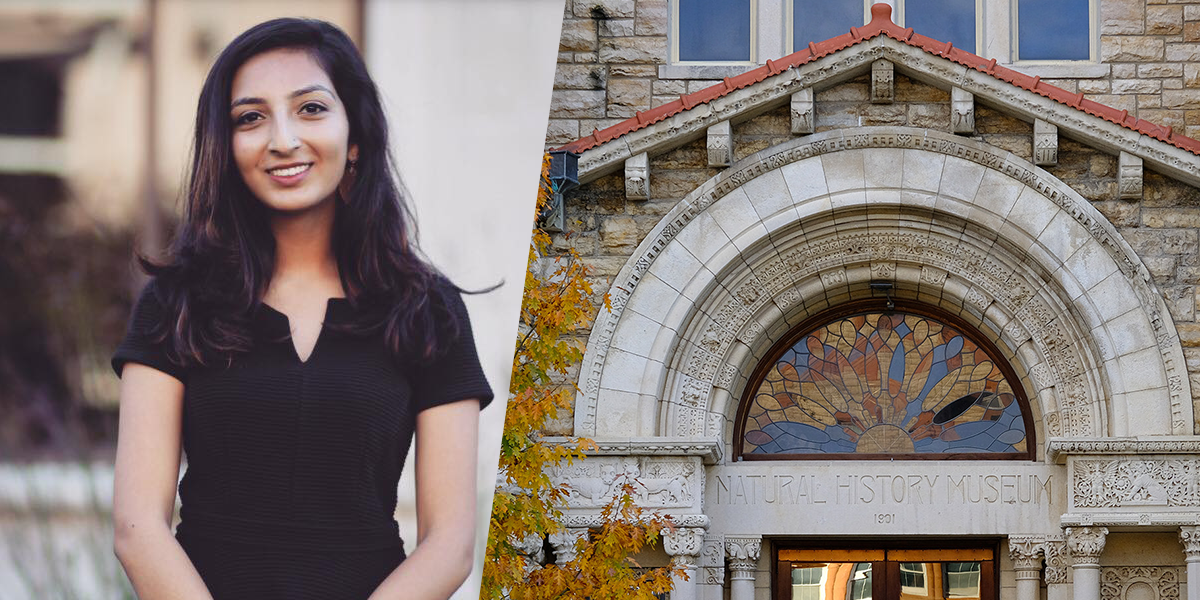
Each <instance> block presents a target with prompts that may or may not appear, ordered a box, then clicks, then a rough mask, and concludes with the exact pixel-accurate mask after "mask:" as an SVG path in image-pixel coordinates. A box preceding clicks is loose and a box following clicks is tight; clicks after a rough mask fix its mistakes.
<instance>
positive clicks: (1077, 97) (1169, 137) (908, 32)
mask: <svg viewBox="0 0 1200 600" xmlns="http://www.w3.org/2000/svg"><path fill="white" fill-rule="evenodd" d="M878 35H886V36H887V37H890V38H892V39H894V40H896V41H899V42H903V43H905V44H908V45H909V46H915V47H917V48H920V49H922V50H924V51H926V52H929V53H930V54H935V55H938V56H942V57H945V58H947V59H949V60H951V61H954V62H956V63H958V64H960V65H963V66H966V67H971V68H973V69H976V70H979V71H982V72H984V73H987V74H989V75H991V76H993V77H995V78H996V79H999V80H1001V81H1004V82H1007V83H1011V84H1013V85H1015V86H1017V87H1019V88H1022V89H1025V90H1029V91H1031V92H1034V93H1035V94H1038V95H1041V96H1045V97H1046V98H1049V99H1051V100H1054V101H1056V102H1060V103H1062V104H1066V105H1067V106H1070V107H1071V108H1076V109H1079V110H1082V111H1084V112H1086V113H1088V114H1090V115H1093V116H1096V117H1099V118H1101V119H1104V120H1105V121H1109V122H1111V123H1116V124H1117V125H1120V126H1122V127H1125V128H1127V129H1132V130H1133V131H1137V132H1139V133H1142V134H1144V135H1147V136H1149V137H1152V138H1154V139H1156V140H1160V141H1163V142H1166V143H1168V144H1171V145H1172V146H1175V147H1177V148H1182V149H1184V150H1187V151H1188V152H1191V153H1193V154H1200V141H1198V140H1194V139H1192V138H1189V137H1186V136H1183V135H1179V134H1175V133H1173V132H1172V131H1171V128H1170V127H1164V126H1162V125H1158V124H1155V123H1151V122H1149V121H1146V120H1144V119H1138V118H1135V117H1131V116H1129V111H1118V110H1117V109H1115V108H1112V107H1110V106H1106V105H1104V104H1100V103H1099V102H1095V101H1093V100H1091V99H1088V98H1084V97H1083V92H1080V93H1078V94H1072V93H1071V92H1068V91H1067V90H1064V89H1062V88H1059V87H1055V86H1053V85H1050V84H1047V83H1044V82H1042V80H1041V77H1033V76H1029V75H1026V74H1024V73H1021V72H1018V71H1014V70H1012V69H1010V68H1008V67H1003V66H1000V65H997V64H996V59H994V58H993V59H990V60H988V59H984V58H983V57H980V56H977V55H975V54H972V53H970V52H967V51H965V50H962V49H961V48H955V47H954V44H952V43H950V42H942V41H939V40H936V39H933V38H931V37H927V36H924V35H921V34H919V33H914V32H913V29H912V28H911V27H908V28H902V27H900V26H899V25H896V24H895V23H893V22H892V8H891V7H890V6H888V5H886V4H875V5H874V6H872V7H871V22H870V23H867V24H866V25H864V26H862V27H851V28H850V32H849V33H843V34H841V35H838V36H834V37H832V38H829V39H827V40H825V41H823V42H809V43H808V47H807V48H804V49H801V50H799V51H797V52H793V53H791V54H789V55H787V56H785V57H783V58H780V59H778V60H768V61H767V64H765V65H763V66H760V67H756V68H754V69H750V70H749V71H746V72H745V73H742V74H741V75H738V76H736V77H726V78H725V80H724V81H722V82H721V83H718V84H716V85H713V86H711V87H707V88H704V89H702V90H698V91H696V92H693V93H691V94H684V95H682V96H680V97H679V99H678V100H674V101H672V102H668V103H666V104H663V105H661V106H658V107H656V108H652V109H650V110H648V111H642V112H639V113H637V115H636V116H634V117H633V118H630V119H628V120H625V121H622V122H620V123H617V124H616V125H613V126H612V127H608V128H606V129H603V130H599V131H593V132H592V134H591V135H589V136H586V137H583V138H580V139H578V140H575V141H574V142H571V143H569V144H567V145H565V146H562V147H560V148H557V150H569V151H571V152H583V151H585V150H588V149H591V148H595V147H596V146H599V145H600V144H603V143H605V142H608V141H610V140H613V139H616V138H618V137H620V136H622V135H625V134H627V133H630V132H633V131H637V130H638V129H642V128H645V127H649V126H650V125H653V124H654V123H657V122H659V121H662V120H663V119H666V118H668V117H671V116H674V115H677V114H679V113H681V112H683V111H685V110H691V109H692V108H695V107H696V106H699V105H700V104H705V103H708V102H712V101H713V100H715V99H717V98H720V97H721V96H724V95H726V94H728V93H730V92H732V91H734V90H739V89H741V88H744V87H747V86H750V85H754V84H756V83H759V82H760V81H763V80H765V79H767V78H768V77H772V76H774V75H778V74H780V73H782V72H784V71H786V70H787V69H790V68H792V67H798V66H800V65H803V64H805V63H808V62H811V61H813V60H816V59H818V58H821V57H823V56H827V55H829V54H832V53H834V52H837V51H839V50H843V49H845V48H849V47H850V46H853V45H855V44H857V43H859V42H862V41H864V40H868V39H871V38H873V37H875V36H878Z"/></svg>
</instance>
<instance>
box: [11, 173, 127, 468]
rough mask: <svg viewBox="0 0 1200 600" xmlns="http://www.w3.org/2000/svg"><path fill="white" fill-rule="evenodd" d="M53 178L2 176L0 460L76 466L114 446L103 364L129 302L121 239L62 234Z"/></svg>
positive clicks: (60, 198) (59, 192) (111, 385)
mask: <svg viewBox="0 0 1200 600" xmlns="http://www.w3.org/2000/svg"><path fill="white" fill-rule="evenodd" d="M69 208H70V196H69V192H68V190H67V189H66V186H65V185H64V184H63V182H62V180H60V179H59V178H57V177H53V176H37V175H12V174H4V175H0V290H3V292H4V293H0V315H3V316H4V318H3V319H0V416H2V418H0V458H3V459H5V460H13V459H17V460H24V459H30V460H32V459H38V458H57V459H62V458H72V459H75V458H81V457H87V456H90V455H94V454H97V453H101V454H106V453H109V452H111V448H112V447H113V446H114V445H115V442H116V394H117V386H118V381H117V379H116V377H115V376H114V375H113V374H112V370H111V367H109V366H108V359H109V357H110V356H111V353H112V351H113V350H114V349H115V348H116V345H117V343H118V342H119V341H120V339H121V336H122V335H123V333H124V329H125V323H126V319H127V318H128V316H129V307H130V305H131V296H132V292H131V290H132V285H131V281H132V279H131V277H132V273H133V271H132V264H133V262H132V255H133V254H132V248H133V237H132V234H131V233H129V232H110V231H103V230H99V229H97V228H86V227H77V226H75V227H73V226H68V225H67V223H68V221H69V219H67V218H65V212H66V211H67V210H69Z"/></svg>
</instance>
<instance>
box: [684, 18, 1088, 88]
mask: <svg viewBox="0 0 1200 600" xmlns="http://www.w3.org/2000/svg"><path fill="white" fill-rule="evenodd" d="M796 1H797V0H750V11H751V14H750V60H749V61H681V60H679V0H669V6H670V13H669V15H670V17H669V18H670V22H671V24H670V27H669V29H668V38H669V39H668V57H667V63H666V64H665V65H662V66H660V71H661V70H662V69H664V68H665V69H666V71H665V72H664V73H663V78H665V79H679V78H684V79H690V78H696V75H694V74H692V71H689V70H688V69H686V67H693V68H694V67H697V66H699V67H704V66H709V67H717V68H721V67H739V66H755V65H761V64H765V61H764V60H763V59H764V58H774V56H772V55H775V54H778V56H780V57H782V56H786V55H788V54H791V53H793V52H795V51H797V50H800V49H801V48H797V47H795V41H794V40H793V37H794V33H795V32H794V26H793V18H794V16H795V3H796ZM875 1H876V0H862V2H863V23H864V24H865V23H867V22H868V21H870V18H871V5H872V4H873V3H874V2H875ZM905 2H906V0H891V1H890V2H888V3H889V4H891V5H893V7H894V8H893V16H892V19H893V21H895V22H896V24H898V25H900V26H902V27H903V26H905V25H904V23H905V18H904V17H905ZM1017 4H1018V0H975V48H973V49H970V51H971V52H973V53H974V54H976V55H979V56H981V57H983V58H989V59H990V58H995V59H996V61H997V62H998V63H1000V64H1002V65H1006V66H1013V67H1016V68H1019V69H1022V72H1027V73H1028V74H1030V75H1042V76H1044V77H1058V78H1068V79H1069V78H1093V77H1103V76H1105V75H1107V74H1108V65H1107V64H1104V63H1102V62H1101V61H1100V25H1101V24H1100V1H1099V0H1088V46H1089V58H1088V59H1087V60H1072V59H1039V60H1021V59H1020V52H1019V48H1018V45H1019V38H1018V34H1019V22H1018V14H1017V10H1018V5H1017ZM776 18H778V19H779V20H780V21H781V23H779V26H778V27H776V26H774V25H775V24H774V23H773V21H774V19H776ZM760 21H761V22H760ZM846 31H847V32H848V31H849V29H847V30H846ZM777 35H778V36H779V37H778V38H775V37H774V36H777ZM813 41H820V40H813ZM988 48H991V49H992V50H993V51H991V52H989V51H988V50H987V49H988ZM675 65H678V66H680V67H685V68H684V69H682V70H673V69H671V67H673V66H675ZM1081 69H1083V70H1081Z"/></svg>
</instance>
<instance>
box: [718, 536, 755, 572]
mask: <svg viewBox="0 0 1200 600" xmlns="http://www.w3.org/2000/svg"><path fill="white" fill-rule="evenodd" d="M761 552H762V536H725V557H726V560H727V562H728V563H729V571H730V575H731V577H733V578H734V579H744V578H753V577H754V571H755V569H757V568H758V557H759V555H760V553H761Z"/></svg>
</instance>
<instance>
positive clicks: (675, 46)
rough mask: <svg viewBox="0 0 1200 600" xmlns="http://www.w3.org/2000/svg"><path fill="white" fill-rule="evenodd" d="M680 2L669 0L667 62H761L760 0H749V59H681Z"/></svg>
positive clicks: (738, 63) (728, 63) (677, 63)
mask: <svg viewBox="0 0 1200 600" xmlns="http://www.w3.org/2000/svg"><path fill="white" fill-rule="evenodd" d="M785 1H790V0H785ZM679 2H680V0H669V8H670V13H669V14H670V20H671V27H670V28H669V30H668V34H667V38H668V39H667V46H668V49H667V54H668V57H667V63H668V64H671V65H683V66H690V65H729V66H741V65H745V66H754V65H758V64H760V63H759V62H758V3H759V0H749V2H750V42H749V43H750V59H749V60H708V61H705V60H680V58H679V39H680V37H679Z"/></svg>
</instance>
